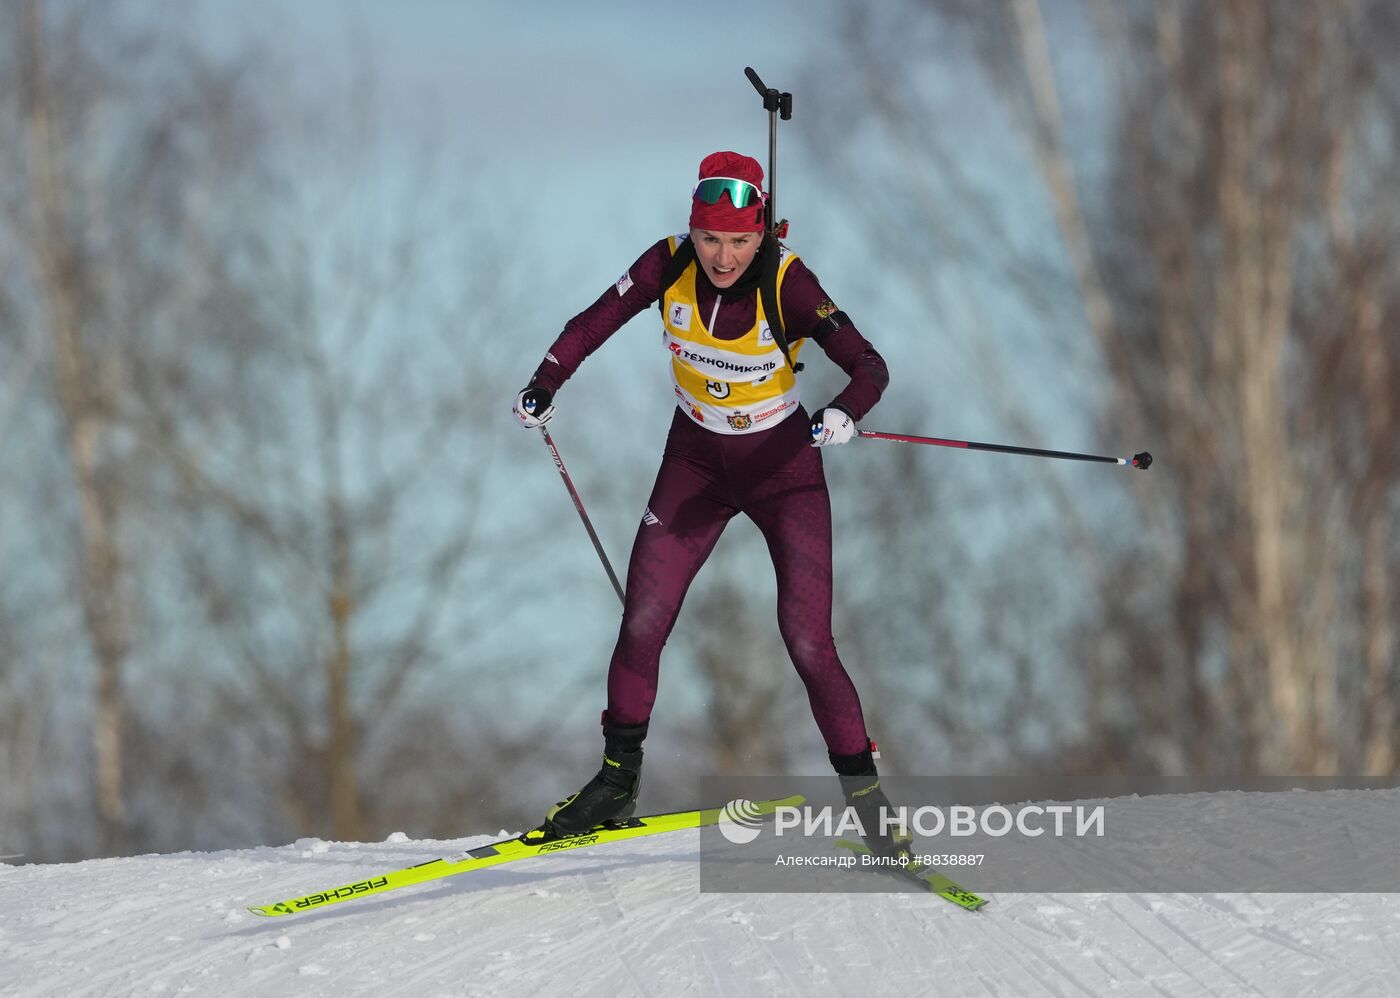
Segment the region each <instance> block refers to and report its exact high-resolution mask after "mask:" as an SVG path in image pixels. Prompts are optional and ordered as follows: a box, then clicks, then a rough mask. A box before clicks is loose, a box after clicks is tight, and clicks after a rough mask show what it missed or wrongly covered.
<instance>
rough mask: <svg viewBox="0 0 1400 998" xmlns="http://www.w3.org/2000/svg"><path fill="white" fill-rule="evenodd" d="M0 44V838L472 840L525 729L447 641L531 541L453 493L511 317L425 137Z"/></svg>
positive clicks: (68, 5) (205, 78)
mask: <svg viewBox="0 0 1400 998" xmlns="http://www.w3.org/2000/svg"><path fill="white" fill-rule="evenodd" d="M0 37H4V38H5V39H6V41H7V44H6V45H5V46H4V48H3V49H0V81H3V85H0V135H3V136H4V141H3V142H0V231H3V237H0V263H2V264H3V266H0V361H3V365H4V366H3V370H0V391H3V393H4V394H3V395H0V431H3V432H4V434H5V453H6V458H7V460H6V461H5V462H4V463H3V465H0V475H3V476H4V478H3V483H4V490H5V508H4V516H3V518H0V553H3V554H4V556H5V562H6V568H7V571H6V573H5V577H4V579H3V583H4V584H3V585H0V621H3V622H5V624H6V625H8V624H9V623H10V622H14V624H15V627H14V628H13V629H10V628H8V626H7V629H6V633H5V635H4V640H3V641H0V689H3V690H5V691H7V692H11V693H13V694H14V695H15V696H16V697H17V700H16V704H17V710H16V711H15V712H14V714H13V716H12V715H11V713H10V712H9V711H8V710H5V711H0V753H3V756H2V758H3V761H4V763H5V767H6V768H5V771H6V772H8V773H9V774H11V775H12V776H13V777H15V779H16V782H15V783H14V784H13V785H11V786H10V787H9V788H8V791H9V792H7V793H6V794H5V795H4V797H3V798H0V808H3V810H0V835H3V836H5V838H4V841H0V849H3V851H5V852H11V851H13V852H19V851H22V852H24V853H26V854H27V855H28V856H29V857H30V858H36V859H58V858H73V857H78V856H86V855H92V854H94V853H115V852H121V851H128V850H133V849H175V848H188V847H190V846H202V847H214V846H220V845H229V844H234V843H246V842H249V841H269V840H272V839H274V838H275V837H277V836H281V835H285V834H287V833H288V832H292V833H298V834H325V835H334V836H336V837H340V838H358V837H361V836H363V835H366V834H372V833H382V832H387V831H390V830H394V829H397V828H404V827H407V828H412V829H419V830H422V831H424V832H436V833H438V834H459V833H460V832H461V830H462V827H463V822H464V821H466V820H468V819H472V820H482V821H484V820H488V819H491V820H495V819H497V818H503V817H504V815H505V813H506V812H507V811H508V810H509V806H510V801H511V799H512V797H511V791H512V790H513V791H515V792H516V793H517V794H523V793H526V792H528V791H526V790H524V789H522V788H523V787H524V781H523V780H516V779H515V777H516V776H517V775H518V773H517V770H516V767H517V766H518V765H521V764H522V760H525V759H530V760H531V761H532V762H533V763H534V764H538V763H539V761H540V760H541V759H544V758H547V757H548V753H549V749H548V747H547V746H545V747H540V745H539V743H540V742H541V741H542V737H541V732H542V731H544V730H546V729H547V728H548V726H549V725H550V724H551V723H552V721H553V718H552V717H551V715H550V713H549V711H548V709H547V708H548V706H549V705H550V704H551V697H550V696H544V697H540V696H535V697H534V698H533V701H534V703H533V704H532V707H533V706H540V707H541V708H542V709H540V710H539V711H538V712H534V711H533V710H532V711H520V712H518V713H516V714H515V715H514V716H511V715H510V714H508V713H506V708H509V707H512V706H514V707H518V706H519V705H518V704H517V703H513V702H512V698H513V697H514V698H516V699H517V700H518V699H521V698H522V697H523V694H522V693H520V692H519V691H518V690H516V688H515V687H514V686H513V685H512V684H511V683H509V682H508V680H509V678H510V677H511V676H513V675H516V673H515V672H514V671H513V667H514V663H513V662H511V661H504V660H503V657H504V656H502V655H501V654H500V653H496V652H487V651H485V650H484V649H487V648H500V647H503V645H502V640H501V633H500V631H501V630H502V629H503V628H506V627H509V626H511V625H512V624H513V623H518V621H519V619H520V615H517V614H516V613H515V609H516V607H517V606H518V605H521V604H523V603H525V602H527V601H526V600H525V599H524V598H523V592H524V590H526V589H527V588H528V586H529V585H530V584H531V580H530V579H528V578H527V577H526V575H525V573H511V574H510V575H508V576H507V577H505V578H502V577H501V575H500V573H499V571H498V567H499V565H500V564H502V563H503V562H505V561H507V558H508V556H509V557H514V558H519V559H521V560H522V561H526V560H528V559H529V558H530V557H531V555H532V553H535V552H537V551H538V549H539V547H540V546H542V545H544V544H546V543H548V533H547V531H542V530H539V529H538V527H537V525H536V524H533V523H529V522H524V523H522V520H521V518H520V517H517V516H514V515H513V513H514V511H513V510H511V509H508V508H503V507H502V506H501V504H500V503H498V502H492V501H488V499H487V495H486V492H487V490H488V489H489V488H490V487H492V486H493V484H494V483H495V481H496V479H495V477H494V476H493V470H494V462H495V459H496V457H497V455H498V451H497V448H496V444H495V440H496V437H497V435H498V432H499V430H500V428H501V423H502V421H503V420H502V419H500V418H493V419H488V418H487V416H486V414H487V413H488V412H490V413H493V414H495V413H499V415H500V416H501V417H504V415H505V413H504V408H503V407H504V405H505V403H504V402H503V401H502V397H501V395H500V387H499V386H500V384H502V383H508V382H509V381H513V380H514V379H513V378H510V379H505V378H503V377H502V376H501V375H500V374H499V373H498V372H499V371H500V370H501V368H502V366H503V365H507V364H508V365H510V367H511V369H512V370H514V369H515V367H516V366H517V363H518V357H517V356H516V355H515V354H514V353H513V352H512V351H509V349H508V347H509V344H508V342H507V341H506V340H505V339H504V338H503V337H501V336H499V335H497V331H498V330H501V329H508V328H510V326H512V325H513V324H515V323H516V322H518V321H519V320H520V318H521V317H522V316H529V315H530V306H529V304H528V303H523V302H522V301H520V300H519V299H518V298H517V297H514V296H512V294H511V292H510V288H520V287H524V286H525V285H524V283H523V282H522V281H520V280H519V276H520V275H519V274H517V273H515V272H514V271H512V270H511V269H510V262H509V261H507V260H506V258H504V257H503V256H502V255H501V254H499V253H498V252H496V251H495V246H496V239H495V238H494V234H493V233H492V232H491V230H490V223H489V222H488V221H487V220H486V218H485V217H484V216H485V213H484V212H477V211H476V210H475V208H474V206H470V205H466V204H463V203H462V202H461V201H460V200H456V199H454V196H453V195H452V193H451V192H454V191H461V190H465V189H468V188H469V187H470V185H464V184H460V183H459V182H458V181H459V178H457V177H455V176H454V177H447V176H445V174H443V173H440V172H436V169H435V167H434V164H437V165H438V166H440V165H441V163H442V159H441V157H439V156H437V155H435V149H436V147H437V145H438V144H439V143H440V141H441V139H442V136H441V135H440V134H427V135H421V136H419V138H418V139H417V140H414V139H412V138H409V137H407V136H406V135H404V134H396V135H393V136H388V135H386V134H384V133H383V132H381V131H380V130H379V129H381V128H382V127H383V126H382V122H381V120H380V118H379V117H378V115H379V112H378V111H377V110H376V100H375V94H374V90H373V85H372V82H371V78H370V76H369V75H368V72H367V71H366V72H364V73H363V74H362V75H360V76H358V77H357V76H356V73H357V72H358V71H353V70H350V71H347V72H348V75H349V76H350V77H351V79H352V82H351V83H349V84H347V85H346V86H344V87H341V88H336V91H335V92H336V96H335V99H334V100H331V99H327V100H326V101H325V102H324V103H322V102H320V101H318V100H316V99H314V98H312V97H310V96H308V94H307V93H306V92H304V91H301V90H296V89H295V88H294V87H293V86H291V85H290V81H289V80H288V79H287V78H286V76H285V73H286V70H285V69H279V68H278V67H276V66H275V64H274V62H273V60H272V59H271V58H270V57H269V56H267V55H266V54H265V53H263V52H261V51H259V50H257V49H253V48H244V49H240V50H239V51H237V52H235V53H234V54H232V55H231V56H227V57H224V58H222V59H216V58H214V57H213V56H211V55H209V54H208V53H207V52H205V51H203V50H201V49H199V48H198V47H196V46H194V45H191V44H188V43H186V42H185V41H183V40H182V39H181V38H180V36H179V33H178V32H172V31H167V30H165V29H162V30H160V31H156V30H155V29H152V28H150V27H143V26H142V25H141V24H140V22H139V19H136V20H129V19H126V18H125V17H124V14H123V12H122V11H121V10H120V9H119V8H113V7H108V6H106V5H102V4H93V3H82V2H53V3H43V2H40V0H27V2H26V3H24V4H22V5H6V6H5V7H4V8H3V9H0ZM354 79H358V80H359V82H358V83H355V82H353V80H354ZM293 92H295V93H297V94H298V97H297V99H290V98H289V96H288V95H289V94H290V93H293ZM347 95H348V96H347ZM415 142H416V144H415ZM376 156H378V157H379V158H378V159H376V158H375V157H376ZM506 398H507V399H508V396H507V397H506ZM539 470H540V472H541V474H542V475H545V476H547V475H548V474H549V473H550V471H549V469H548V468H546V467H545V462H541V465H540V469H539ZM507 553H508V554H507ZM14 565H18V566H21V567H22V571H10V570H9V569H10V568H11V566H14ZM86 672H95V674H96V676H97V679H96V681H95V682H92V683H89V682H88V681H87V680H86V678H85V677H84V673H86ZM89 686H90V687H91V689H92V691H93V695H92V701H91V705H90V706H88V705H86V704H84V703H82V702H81V700H80V699H79V698H78V697H76V696H74V694H75V693H77V692H78V691H83V690H86V689H87V688H88V687H89ZM483 691H486V692H483ZM568 693H569V691H568V690H561V691H558V693H556V694H554V695H553V696H555V697H565V696H567V695H568ZM555 706H557V704H555ZM87 732H91V736H90V743H91V745H92V748H91V750H90V751H89V752H87V753H82V754H81V755H85V756H87V757H88V758H89V759H91V760H92V761H91V762H85V761H84V760H83V758H82V757H81V756H80V755H75V753H74V751H73V747H72V743H73V742H74V741H75V740H76V739H78V738H83V737H88V735H87ZM525 746H530V747H531V748H532V750H533V751H532V752H530V753H527V752H526V751H525V748H524V747H525ZM484 758H490V759H491V760H492V764H491V765H489V766H487V765H472V766H464V765H463V760H464V759H484ZM84 783H88V784H90V785H91V787H92V789H91V791H86V790H80V789H75V788H78V787H81V786H82V785H83V784H84ZM535 806H536V807H538V800H537V799H536V801H535ZM11 836H15V837H17V838H18V841H11Z"/></svg>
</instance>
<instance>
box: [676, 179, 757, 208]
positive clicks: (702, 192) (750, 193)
mask: <svg viewBox="0 0 1400 998" xmlns="http://www.w3.org/2000/svg"><path fill="white" fill-rule="evenodd" d="M723 194H728V195H729V203H730V204H732V205H733V206H734V207H736V208H747V207H748V206H749V205H751V204H762V203H763V202H764V201H766V200H767V198H768V195H767V194H764V193H763V192H762V191H761V190H759V189H758V188H757V187H755V186H754V185H753V184H751V183H749V182H748V181H747V180H736V179H735V178H734V177H706V178H705V179H704V180H702V181H700V183H698V184H696V185H695V190H693V191H691V192H690V196H691V197H693V198H699V199H700V200H701V201H704V202H705V203H706V204H719V199H720V196H721V195H723Z"/></svg>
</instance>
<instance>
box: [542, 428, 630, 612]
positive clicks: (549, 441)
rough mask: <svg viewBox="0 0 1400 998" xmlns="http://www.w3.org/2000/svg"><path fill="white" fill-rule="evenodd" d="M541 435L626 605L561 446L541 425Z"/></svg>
mask: <svg viewBox="0 0 1400 998" xmlns="http://www.w3.org/2000/svg"><path fill="white" fill-rule="evenodd" d="M540 436H542V437H544V442H545V446H547V447H548V448H549V453H550V454H552V455H554V466H555V467H556V468H558V469H559V476H560V477H561V478H563V479H564V488H566V489H568V490H569V497H570V498H571V499H573V501H574V508H575V509H576V510H578V515H579V517H580V518H581V519H582V520H583V529H585V530H587V531H588V539H589V540H591V541H592V542H593V550H595V551H597V552H598V557H599V558H601V559H602V561H603V568H605V569H606V570H607V573H608V578H609V579H611V580H612V584H613V590H614V591H616V593H617V598H618V599H619V600H622V604H623V605H624V606H626V605H627V600H626V598H625V597H624V596H623V595H622V583H620V582H618V581H617V573H616V572H614V571H613V567H612V562H610V561H608V556H607V555H606V554H605V553H604V552H603V542H602V541H600V540H598V533H597V531H595V530H594V529H593V523H592V521H591V520H589V519H588V513H587V512H586V511H585V510H584V508H583V500H582V499H580V498H579V494H578V489H576V488H574V480H573V479H572V478H570V477H569V472H568V470H567V469H566V468H565V467H564V459H563V458H562V457H560V456H559V448H558V447H555V446H554V439H553V438H552V437H551V436H550V435H549V430H548V429H547V428H546V427H543V426H541V427H540Z"/></svg>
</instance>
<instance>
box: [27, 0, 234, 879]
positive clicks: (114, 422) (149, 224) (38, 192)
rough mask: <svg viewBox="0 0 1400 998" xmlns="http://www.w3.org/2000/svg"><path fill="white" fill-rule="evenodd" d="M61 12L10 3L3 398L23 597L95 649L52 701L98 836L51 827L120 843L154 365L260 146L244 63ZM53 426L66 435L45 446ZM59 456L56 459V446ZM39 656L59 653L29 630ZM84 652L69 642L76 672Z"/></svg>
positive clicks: (143, 610) (110, 844)
mask: <svg viewBox="0 0 1400 998" xmlns="http://www.w3.org/2000/svg"><path fill="white" fill-rule="evenodd" d="M52 13H53V12H52V11H51V10H50V9H49V6H48V5H46V4H44V3H41V2H39V0H27V2H25V3H24V4H22V5H7V6H6V8H5V11H4V13H3V15H0V17H3V18H4V21H5V28H6V30H5V31H4V32H3V34H4V36H5V37H6V38H7V39H8V40H9V44H8V45H6V47H5V50H4V52H3V53H2V54H0V72H2V73H3V74H4V77H5V79H6V80H7V85H6V86H4V87H3V88H0V89H3V92H4V94H5V97H4V98H3V99H0V116H2V117H0V132H3V134H4V135H5V136H6V137H7V140H6V141H5V142H3V143H0V148H3V152H0V155H3V157H4V161H5V164H4V169H3V174H4V176H5V178H6V183H5V185H4V191H3V204H4V214H3V216H0V224H3V225H4V228H5V232H6V238H5V239H4V240H2V241H0V242H3V243H4V244H5V246H6V247H7V250H6V264H7V266H6V267H5V273H4V277H3V279H2V280H3V283H4V286H5V290H4V291H3V292H0V300H3V301H5V302H7V303H8V308H7V309H6V311H7V313H8V314H9V316H10V319H11V321H10V322H8V323H6V325H5V327H4V329H5V332H6V344H5V349H6V354H7V357H8V358H9V359H10V360H12V361H13V362H14V364H13V366H9V367H7V370H6V382H5V386H4V387H5V390H6V396H5V398H4V399H3V402H0V410H2V411H3V412H4V414H5V418H6V421H7V423H6V431H7V437H8V438H9V444H10V445H11V446H13V448H14V449H13V450H11V453H14V454H16V455H18V454H21V453H25V452H26V451H27V453H28V454H29V456H30V457H32V458H33V459H34V460H33V461H32V462H26V463H25V464H22V465H21V464H16V465H13V466H11V467H9V468H7V469H6V471H7V473H9V474H13V475H15V476H16V477H15V479H14V480H13V481H12V483H11V484H12V485H13V486H14V489H13V491H12V492H11V493H10V494H11V495H12V496H16V497H17V496H19V495H20V494H21V493H22V492H24V491H28V494H29V495H30V496H31V497H33V498H37V499H38V504H39V507H40V508H39V509H37V510H35V511H34V512H33V513H31V515H30V519H29V521H28V522H29V523H30V524H31V525H32V533H31V534H30V536H28V537H25V538H24V541H25V545H24V547H23V552H24V556H25V557H26V559H27V560H26V569H27V570H26V573H25V581H26V582H28V583H29V586H30V587H31V588H29V589H28V591H26V592H24V593H22V594H17V595H16V599H17V603H18V605H27V606H29V607H31V608H36V609H37V608H40V607H45V606H48V607H53V608H54V611H55V613H58V614H62V613H63V612H64V611H65V610H66V608H68V607H71V606H74V605H75V604H76V609H77V611H78V612H77V613H76V614H75V615H74V619H73V620H72V621H71V623H72V625H73V628H74V631H75V633H77V634H81V635H82V638H83V643H84V644H85V645H86V648H85V651H84V653H83V654H82V655H81V656H80V657H82V658H85V659H87V660H89V661H90V662H91V663H92V665H93V666H94V667H95V674H96V681H95V683H93V684H92V689H93V702H92V703H93V706H92V710H91V712H90V713H88V712H84V711H81V710H75V708H74V705H73V703H72V701H71V698H63V700H62V701H61V702H59V703H57V704H56V706H57V707H58V708H60V709H62V710H63V711H64V712H65V713H64V717H63V719H62V721H61V722H60V723H61V724H62V725H65V726H66V725H68V724H70V723H71V722H73V721H75V720H78V719H80V718H81V721H80V728H85V729H87V730H90V731H91V733H92V753H91V759H92V765H91V767H90V770H91V772H92V774H93V775H92V779H91V785H92V787H93V791H92V797H91V800H92V808H91V813H93V814H95V815H96V817H97V825H98V828H99V834H98V836H97V838H96V840H95V841H89V842H86V843H82V844H81V845H80V844H78V841H75V840H81V838H82V834H83V833H82V832H81V831H77V830H72V829H69V830H65V831H64V832H62V833H60V834H58V835H55V836H54V837H53V839H51V840H50V841H51V843H53V842H62V841H64V840H65V838H68V839H70V841H69V842H68V845H69V846H71V847H76V848H80V849H83V850H91V849H100V850H102V851H105V852H116V851H121V850H123V849H125V848H128V847H129V846H130V844H131V843H130V841H129V839H128V837H127V831H128V829H129V824H130V815H129V812H128V807H127V804H128V798H129V794H130V781H129V773H128V768H127V759H126V756H127V753H126V750H125V738H126V734H127V730H128V726H129V723H130V713H131V712H130V693H131V686H132V677H131V671H132V670H131V667H132V663H133V649H134V648H135V647H136V646H137V645H138V644H139V643H140V642H141V641H142V640H143V637H144V634H143V628H144V626H145V624H146V623H147V612H148V609H149V607H148V604H147V601H146V598H145V594H144V593H143V592H142V591H141V587H140V585H139V583H138V581H137V578H136V576H137V565H138V563H139V562H140V560H141V557H142V548H143V546H144V543H145V540H144V538H143V520H144V517H145V505H146V502H147V500H148V498H149V495H150V489H151V486H152V482H153V476H154V475H155V473H156V470H155V462H154V460H153V455H152V453H151V451H150V449H149V448H148V447H147V446H146V441H145V439H144V436H143V433H142V424H143V423H144V420H145V417H144V414H143V400H145V399H146V398H148V397H149V395H150V393H151V392H152V391H153V390H155V389H156V388H157V387H158V383H157V382H155V381H153V380H152V379H151V375H152V373H153V372H157V371H159V370H160V369H161V368H162V366H163V365H171V364H174V366H176V367H178V366H179V365H178V362H177V358H178V346H179V345H178V344H176V343H173V342H172V341H171V340H170V339H169V338H168V336H167V335H166V334H167V333H168V332H169V329H170V326H169V324H168V323H169V322H170V321H171V320H172V318H173V317H174V316H176V315H183V316H184V317H186V318H188V316H189V314H190V311H191V310H192V309H193V308H195V307H196V306H195V301H196V300H197V299H198V298H199V295H200V290H201V288H202V287H204V286H205V285H207V284H208V283H209V282H210V279H211V275H212V274H214V273H216V271H217V267H211V266H209V257H208V254H207V253H199V252H197V251H196V247H197V246H199V245H200V244H201V242H202V241H205V240H208V239H209V238H210V235H211V230H212V228H213V226H212V224H211V222H210V218H209V215H210V212H209V211H208V210H207V207H208V205H209V204H210V203H211V201H212V200H213V199H215V198H217V196H218V193H220V192H221V188H222V186H223V184H224V182H225V181H226V180H227V178H228V177H229V176H230V175H231V174H234V173H236V172H237V171H238V170H239V168H240V166H241V164H243V163H245V162H246V160H245V159H244V158H243V156H242V155H241V154H248V153H251V149H252V146H251V144H249V143H244V142H242V141H241V140H242V139H244V138H247V136H246V135H241V134H239V127H240V125H241V124H242V123H241V122H240V121H239V120H237V118H236V116H233V115H231V114H229V113H227V111H228V109H227V107H226V106H225V104H224V98H226V97H227V95H228V93H229V92H230V90H231V89H232V88H233V87H234V86H235V82H234V81H235V80H236V78H237V74H238V68H239V67H237V66H232V67H223V68H220V67H217V66H215V65H214V64H212V63H210V62H208V61H200V60H198V59H196V58H194V57H193V56H192V55H191V54H190V53H189V52H187V51H184V50H182V49H180V48H179V47H178V46H172V47H171V48H169V49H168V50H166V51H164V52H157V51H154V50H153V48H152V47H151V46H150V45H148V44H146V40H145V39H143V38H136V37H134V36H132V35H130V34H129V33H125V32H123V31H121V30H119V19H118V18H116V16H115V15H112V14H110V13H109V12H104V11H100V10H98V9H97V8H96V7H95V6H93V5H86V6H76V7H75V6H73V5H62V10H61V11H60V12H59V13H58V14H57V15H56V16H52V17H51V16H50V15H51V14H52ZM104 29H110V31H108V30H104ZM221 112H224V113H221ZM175 261H180V263H181V265H180V266H175V265H173V264H174V263H175ZM44 437H47V438H48V439H49V440H50V441H52V443H53V444H54V445H56V446H55V447H53V449H52V450H50V449H49V448H48V447H45V446H33V445H32V442H33V441H34V440H35V439H42V438H44ZM26 444H29V446H28V447H26V446H25V445H26ZM7 449H9V447H7ZM55 453H56V454H61V455H62V466H61V467H59V466H57V465H55V464H54V463H53V462H52V461H51V460H49V459H47V458H46V457H45V455H47V454H55ZM21 472H27V474H21ZM51 518H52V519H51ZM65 519H66V522H64V521H65ZM147 522H149V521H147ZM70 528H71V529H70ZM36 540H37V543H36ZM34 548H37V550H34ZM36 556H37V557H36ZM65 558H67V559H68V560H67V562H66V564H65V560H64V559H65ZM44 587H47V588H48V598H47V599H41V598H39V596H38V593H39V592H42V591H43V588H44ZM15 588H17V586H16V587H15ZM70 594H71V595H70ZM37 619H43V618H42V614H41V615H39V617H38V618H37ZM31 623H32V620H26V626H30V625H31ZM49 626H50V627H51V626H52V625H51V624H50V625H49ZM36 633H38V628H37V627H36ZM36 640H41V639H38V638H36ZM70 647H75V646H70ZM24 657H25V658H26V659H30V660H32V661H36V662H37V661H39V660H41V659H42V658H46V657H47V656H44V655H41V654H39V649H38V648H35V647H30V648H26V654H25V656H24ZM73 660H74V657H73V656H69V655H59V656H57V659H56V661H57V664H59V665H60V666H61V667H63V668H65V669H66V666H67V663H68V662H71V661H73ZM80 688H81V687H80ZM46 720H48V721H52V720H53V718H52V717H50V718H47V719H46ZM48 758H49V759H50V760H54V759H56V758H58V755H57V754H53V755H50V756H48ZM52 782H53V783H54V784H56V785H58V784H62V783H64V782H68V781H64V780H57V779H55V780H53V781H52ZM58 848H59V849H62V848H64V846H58Z"/></svg>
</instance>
